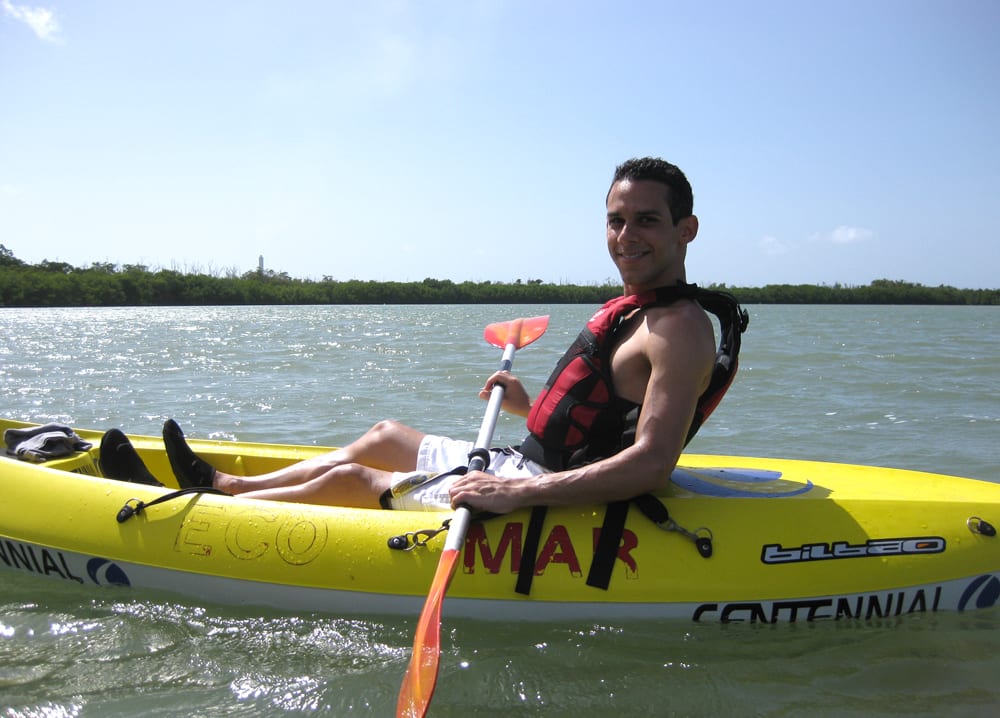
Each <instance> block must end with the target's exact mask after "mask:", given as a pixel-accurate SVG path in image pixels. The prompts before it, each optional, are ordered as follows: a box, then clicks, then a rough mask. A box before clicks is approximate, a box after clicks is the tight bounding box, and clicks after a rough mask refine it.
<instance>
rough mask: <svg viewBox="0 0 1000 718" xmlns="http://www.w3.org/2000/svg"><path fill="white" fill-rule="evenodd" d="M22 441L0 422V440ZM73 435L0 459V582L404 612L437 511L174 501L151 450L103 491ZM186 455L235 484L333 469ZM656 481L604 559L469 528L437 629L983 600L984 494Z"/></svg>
mask: <svg viewBox="0 0 1000 718" xmlns="http://www.w3.org/2000/svg"><path fill="white" fill-rule="evenodd" d="M35 426H37V425H34V424H27V423H23V422H17V421H11V420H5V419H0V430H6V429H9V428H14V429H26V428H32V427H35ZM74 431H75V432H76V434H77V435H78V436H79V437H80V438H81V439H83V440H85V441H86V442H90V443H91V444H92V447H91V448H89V449H87V450H83V451H76V452H74V453H72V454H70V455H67V456H64V457H61V458H56V459H51V460H49V461H46V462H43V463H31V462H28V461H21V460H18V459H16V458H12V457H9V456H4V457H2V458H0V492H2V496H3V501H2V502H0V568H4V569H8V570H12V571H18V572H22V573H27V574H33V575H37V576H40V577H45V578H48V579H53V580H57V581H62V582H64V583H67V584H75V585H77V586H79V588H80V589H81V590H121V589H122V588H123V587H131V588H132V589H140V590H151V591H159V592H169V593H171V594H174V595H180V596H184V597H188V598H193V599H196V600H198V601H204V602H209V603H212V604H223V605H231V606H254V607H272V608H277V609H281V610H286V611H318V612H324V613H329V614H333V615H337V616H343V617H352V616H373V615H398V616H414V617H415V616H417V615H418V614H419V613H420V610H421V607H422V606H423V604H424V600H425V597H426V594H427V590H428V587H429V586H430V585H431V582H432V579H433V577H434V572H435V569H436V567H437V565H438V561H439V558H440V555H441V550H442V546H443V544H444V533H442V529H444V528H445V526H446V525H447V519H448V517H449V516H450V513H449V512H447V511H443V512H411V511H383V510H367V509H353V508H343V507H334V506H312V505H305V504H294V503H280V502H273V501H260V500H253V499H245V498H241V497H238V496H226V495H220V494H214V493H187V494H183V493H180V492H178V491H177V484H176V481H175V480H174V479H173V476H172V474H171V471H170V468H169V463H168V461H167V457H166V453H165V450H164V447H163V442H162V439H160V438H159V437H150V436H137V435H136V436H130V437H129V438H130V439H131V441H132V442H133V444H134V445H135V448H136V450H137V451H138V453H139V455H140V456H141V457H142V459H143V461H144V462H145V463H146V465H147V466H148V467H149V469H150V471H151V472H152V473H153V474H154V475H155V476H156V477H157V478H159V479H160V480H161V481H163V482H164V483H165V484H168V485H167V486H165V487H154V486H149V485H144V484H138V483H130V482H124V481H118V480H114V479H108V478H104V477H103V476H102V475H101V472H100V468H99V451H100V449H99V446H100V439H101V436H102V434H103V432H101V431H95V430H90V429H74ZM190 444H191V447H192V448H193V449H194V450H195V451H196V452H197V453H198V454H199V455H201V456H202V457H204V458H205V459H206V460H208V461H209V462H210V463H212V464H213V465H215V466H216V467H218V468H219V469H220V470H222V471H225V472H227V473H236V474H243V475H253V474H260V473H264V472H268V471H272V470H275V469H277V468H280V467H281V466H285V465H288V464H290V463H293V462H296V461H299V460H302V459H305V458H308V457H311V456H316V455H318V454H322V453H325V452H327V451H330V450H331V449H330V448H325V447H315V446H293V445H277V444H259V443H247V442H231V441H205V440H201V441H199V440H190ZM671 478H672V480H671V482H670V485H669V487H668V488H667V489H666V490H664V491H663V493H662V494H659V495H657V497H656V498H657V499H658V502H654V503H655V504H656V505H658V506H660V507H662V508H663V509H664V512H663V515H658V516H653V518H650V515H648V514H649V512H647V511H641V510H639V509H638V508H637V507H636V506H632V507H631V509H630V510H628V512H627V515H621V514H620V516H621V518H623V520H624V526H623V527H622V528H621V529H620V531H619V532H618V533H614V534H612V533H608V534H606V535H605V536H606V538H607V537H608V536H612V535H613V536H614V537H615V538H617V542H615V543H614V544H613V545H612V546H611V553H610V554H608V552H607V550H604V551H603V553H602V551H601V550H600V549H599V546H600V545H601V540H600V539H601V536H602V534H603V532H605V531H607V532H611V531H612V529H611V528H609V525H610V524H608V525H606V524H605V518H606V516H607V513H608V507H605V506H576V507H570V508H551V509H549V510H548V511H547V512H545V514H544V516H543V517H541V516H538V517H535V518H537V519H538V520H540V521H541V523H540V524H538V523H537V521H536V525H535V526H534V527H533V526H532V519H533V514H532V512H530V511H519V512H515V513H512V514H508V515H504V516H497V517H489V518H481V519H476V520H474V521H473V523H472V525H471V526H470V527H469V529H468V533H467V535H466V538H465V543H464V548H463V550H462V554H461V557H460V559H459V564H458V570H457V571H456V574H455V576H454V578H453V580H452V583H451V585H450V587H449V589H448V597H447V600H446V601H445V603H444V613H445V614H446V615H447V616H449V617H467V618H475V619H482V620H489V621H506V620H542V621H559V620H564V619H566V620H580V619H583V620H610V619H626V618H653V619H685V620H691V621H698V622H722V623H783V622H810V621H820V620H849V619H855V620H857V619H861V620H873V619H885V618H890V617H892V618H894V617H899V616H904V615H909V614H921V613H935V612H943V611H968V610H972V609H982V608H989V607H992V606H994V605H995V604H996V603H997V601H998V600H1000V537H997V536H996V529H995V528H994V527H997V526H1000V484H996V483H992V482H988V481H981V480H974V479H967V478H960V477H954V476H945V475H939V474H931V473H925V472H918V471H909V470H901V469H891V468H879V467H871V466H856V465H848V464H836V463H822V462H813V461H801V460H786V459H775V458H750V457H736V456H715V455H695V454H684V455H683V456H682V457H681V461H680V465H679V466H678V468H677V469H676V470H675V471H674V473H673V475H672V477H671ZM158 500H159V501H158ZM123 509H124V511H123ZM539 527H540V530H538V529H539ZM532 539H534V540H535V541H536V542H537V543H536V548H535V550H532V549H531V544H532V543H533V541H532ZM605 549H606V546H605ZM602 556H603V557H604V558H605V559H607V560H606V561H604V564H606V565H604V566H603V568H602V569H601V570H600V571H598V570H597V569H598V568H599V567H598V566H597V563H598V559H599V558H600V557H602ZM608 556H610V558H608ZM522 559H523V560H524V563H525V570H524V571H520V569H521V564H522ZM595 573H596V574H601V575H603V582H602V581H601V580H597V581H595V580H594V576H595ZM599 578H600V577H599ZM525 584H530V585H527V587H526V586H525ZM516 589H521V590H516Z"/></svg>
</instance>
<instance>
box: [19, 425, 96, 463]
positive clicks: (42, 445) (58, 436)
mask: <svg viewBox="0 0 1000 718" xmlns="http://www.w3.org/2000/svg"><path fill="white" fill-rule="evenodd" d="M3 440H4V443H5V444H6V445H7V453H8V454H11V455H13V456H16V457H17V458H19V459H22V460H23V461H31V462H34V463H39V462H41V461H48V460H49V459H58V458H61V457H63V456H69V455H70V454H73V453H75V452H77V451H86V450H87V449H89V448H90V447H91V446H93V444H91V443H90V442H87V441H84V440H83V439H81V438H80V437H79V436H77V435H76V432H74V431H73V430H72V429H71V428H70V427H68V426H66V425H65V424H45V425H44V426H35V427H32V428H30V429H7V430H6V431H5V432H4V433H3Z"/></svg>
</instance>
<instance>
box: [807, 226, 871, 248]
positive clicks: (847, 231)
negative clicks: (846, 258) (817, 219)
mask: <svg viewBox="0 0 1000 718" xmlns="http://www.w3.org/2000/svg"><path fill="white" fill-rule="evenodd" d="M874 236H875V232H874V231H872V230H870V229H866V228H865V227H848V226H847V225H843V224H842V225H840V226H839V227H837V228H836V229H834V230H833V231H830V232H826V233H822V234H814V235H813V236H812V239H813V240H816V241H820V242H832V243H833V244H854V243H856V242H865V241H867V240H869V239H872V238H873V237H874Z"/></svg>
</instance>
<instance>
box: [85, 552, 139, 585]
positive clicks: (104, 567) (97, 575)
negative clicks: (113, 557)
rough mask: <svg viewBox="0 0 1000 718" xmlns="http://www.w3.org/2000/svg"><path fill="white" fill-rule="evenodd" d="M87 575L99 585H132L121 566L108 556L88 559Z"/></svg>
mask: <svg viewBox="0 0 1000 718" xmlns="http://www.w3.org/2000/svg"><path fill="white" fill-rule="evenodd" d="M87 575H88V576H90V580H91V581H93V582H94V583H96V584H97V585H98V586H131V585H132V584H131V582H130V581H129V580H128V576H126V575H125V572H124V571H122V569H121V567H120V566H118V565H117V564H114V563H111V561H108V560H107V559H106V558H92V559H90V560H89V561H87Z"/></svg>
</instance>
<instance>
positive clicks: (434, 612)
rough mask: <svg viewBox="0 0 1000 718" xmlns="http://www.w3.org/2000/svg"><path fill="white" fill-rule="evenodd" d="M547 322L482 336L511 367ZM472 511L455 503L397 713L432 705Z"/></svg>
mask: <svg viewBox="0 0 1000 718" xmlns="http://www.w3.org/2000/svg"><path fill="white" fill-rule="evenodd" d="M548 326H549V318H548V317H547V316H544V317H531V318H530V319H513V320H511V321H509V322H497V323H496V324H490V325H489V326H487V327H486V329H485V330H484V331H483V336H484V337H485V338H486V341H487V342H489V343H490V344H492V345H493V346H495V347H501V348H503V358H502V359H501V361H500V371H510V368H511V366H512V365H513V363H514V352H516V351H517V350H518V349H520V348H521V347H524V346H527V345H528V344H531V343H532V342H533V341H535V340H536V339H538V337H540V336H542V334H544V333H545V330H546V328H547V327H548ZM503 392H504V388H503V386H501V385H500V384H495V385H494V386H493V389H492V390H491V391H490V399H489V402H488V403H487V405H486V414H485V415H484V416H483V423H482V425H481V426H480V427H479V436H478V437H476V446H475V449H476V450H477V453H475V454H474V455H473V457H472V459H471V460H470V461H469V471H482V470H484V469H486V468H487V460H486V459H485V458H484V457H483V453H482V452H479V451H478V450H480V449H485V450H487V451H488V450H489V448H490V443H491V442H492V440H493V431H494V429H495V428H496V425H497V418H498V417H499V416H500V406H501V405H502V404H503ZM487 456H488V454H487ZM471 515H472V514H471V512H470V510H469V508H468V507H467V506H459V507H458V509H456V510H455V515H454V516H453V517H452V519H451V523H450V524H449V527H448V538H447V540H446V541H445V544H444V549H443V550H442V552H441V559H440V561H439V562H438V566H437V571H435V573H434V580H433V581H432V582H431V588H430V591H429V592H428V594H427V600H426V601H425V602H424V609H423V611H421V612H420V619H419V620H418V621H417V629H416V632H415V633H414V636H413V654H412V655H411V656H410V665H409V666H408V667H407V669H406V675H405V676H404V677H403V685H402V686H401V687H400V689H399V701H398V702H397V704H396V715H397V716H400V717H401V716H406V717H407V718H410V717H411V716H424V715H426V713H427V708H428V707H429V706H430V703H431V696H433V695H434V687H435V685H437V676H438V667H439V666H440V663H441V605H442V604H443V603H444V594H445V592H446V591H447V590H448V584H449V583H451V578H452V576H454V575H455V567H456V566H457V564H458V557H459V555H460V554H461V552H462V546H463V544H464V543H465V534H466V532H467V530H468V528H469V519H470V517H471Z"/></svg>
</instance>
